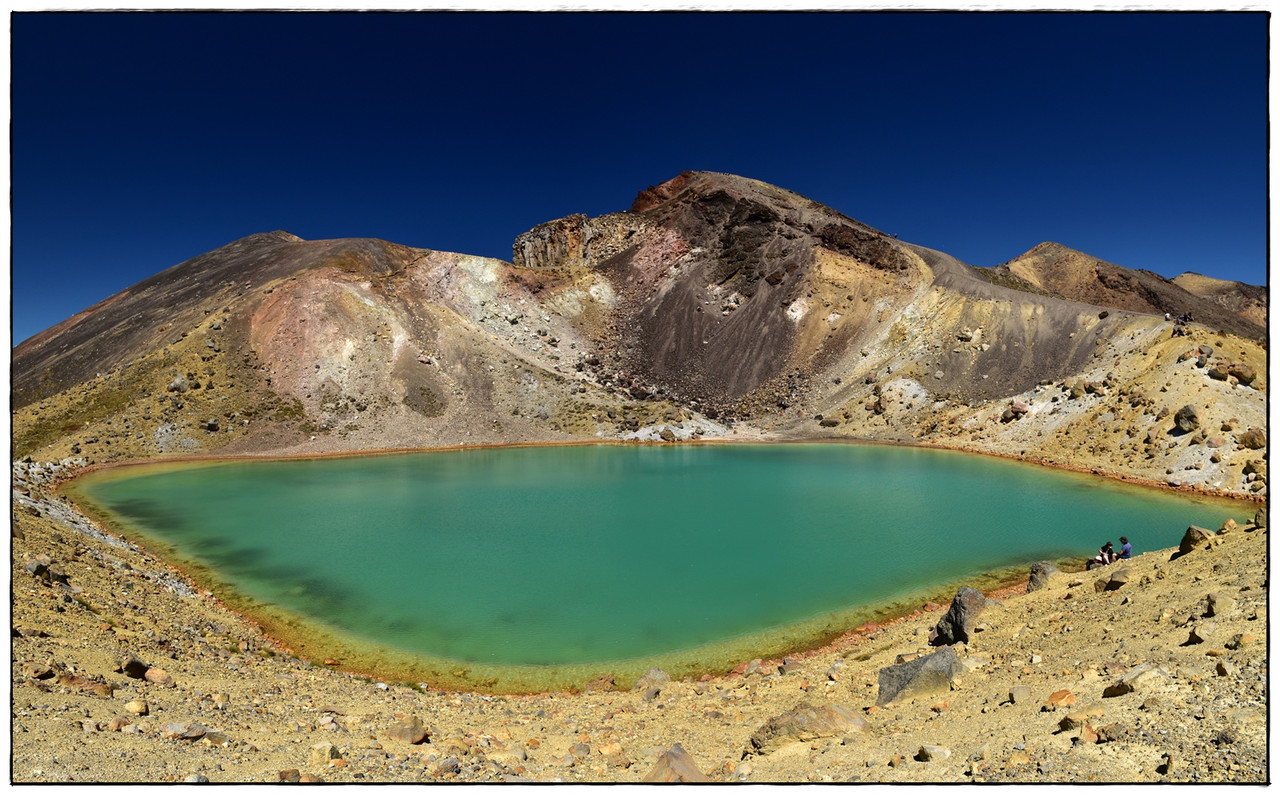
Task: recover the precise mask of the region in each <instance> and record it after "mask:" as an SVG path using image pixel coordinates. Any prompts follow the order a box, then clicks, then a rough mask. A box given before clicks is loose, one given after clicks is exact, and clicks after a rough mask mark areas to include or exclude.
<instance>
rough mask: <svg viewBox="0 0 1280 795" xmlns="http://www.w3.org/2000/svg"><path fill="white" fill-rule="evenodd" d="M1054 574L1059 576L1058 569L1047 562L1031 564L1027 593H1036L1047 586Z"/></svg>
mask: <svg viewBox="0 0 1280 795" xmlns="http://www.w3.org/2000/svg"><path fill="white" fill-rule="evenodd" d="M1055 574H1061V572H1060V571H1058V568H1057V567H1056V566H1054V565H1053V564H1052V563H1050V562H1049V561H1047V560H1041V561H1037V562H1035V563H1032V564H1031V579H1030V580H1028V581H1027V593H1031V592H1032V591H1038V590H1040V589H1041V588H1045V587H1047V586H1048V585H1049V580H1050V579H1051V578H1052V577H1053V575H1055Z"/></svg>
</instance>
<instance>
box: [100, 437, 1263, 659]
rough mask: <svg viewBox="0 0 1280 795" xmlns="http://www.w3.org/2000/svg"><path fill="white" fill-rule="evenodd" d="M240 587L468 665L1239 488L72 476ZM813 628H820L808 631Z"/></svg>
mask: <svg viewBox="0 0 1280 795" xmlns="http://www.w3.org/2000/svg"><path fill="white" fill-rule="evenodd" d="M75 491H76V492H77V493H78V495H79V496H81V497H82V498H84V499H87V500H88V501H89V502H91V503H92V504H94V505H96V506H97V507H99V508H101V509H103V510H104V511H105V512H106V514H107V515H108V517H109V518H110V519H111V520H112V521H113V523H115V524H116V525H117V526H118V527H119V528H121V529H122V530H126V529H127V530H129V531H136V532H138V533H140V534H141V535H142V536H144V537H145V538H146V539H149V540H152V541H153V542H155V541H158V542H160V543H161V544H162V545H163V546H165V547H167V548H168V550H169V551H170V552H171V553H172V554H173V555H175V556H176V557H177V558H178V559H180V560H182V561H185V562H190V563H194V564H196V565H198V566H201V567H204V568H206V569H207V570H208V571H210V572H213V573H214V574H215V575H216V578H217V579H218V581H219V582H222V583H225V584H227V585H228V586H229V587H231V588H233V589H234V590H235V591H237V592H239V594H241V595H242V596H243V597H247V600H248V601H249V602H252V603H256V604H259V605H263V606H272V607H275V608H280V609H283V610H284V611H286V612H287V613H289V614H291V615H297V616H302V617H305V618H307V619H308V620H309V621H311V622H314V623H316V624H318V625H320V626H323V627H324V628H325V629H326V631H329V632H331V633H334V634H335V635H338V636H343V637H349V638H353V639H355V640H356V642H357V643H366V644H371V645H373V646H376V647H378V648H383V649H386V650H389V651H390V652H392V653H399V654H408V655H424V656H426V657H429V658H433V659H438V660H446V661H449V660H453V661H461V662H466V663H480V664H484V665H488V666H499V667H500V666H559V665H570V666H572V665H582V664H594V663H601V662H604V661H618V660H629V659H637V658H647V657H654V656H661V655H664V654H670V653H673V652H684V651H688V650H696V649H698V648H699V647H704V646H707V645H708V644H715V643H717V642H723V641H725V640H726V639H729V638H734V637H751V636H753V634H755V635H758V634H759V633H767V632H769V631H771V630H775V629H777V628H779V627H786V626H789V625H797V624H800V623H802V622H804V621H806V620H809V621H812V620H813V619H814V617H815V616H824V615H828V614H832V613H833V612H838V611H842V610H843V611H847V610H849V609H851V608H856V607H859V606H865V605H869V604H873V603H883V602H886V601H891V600H893V599H895V598H900V597H903V596H905V595H907V594H910V593H913V592H918V591H920V590H921V589H925V588H928V587H929V586H937V585H939V584H941V583H950V582H954V581H959V580H963V579H964V578H966V577H969V576H972V575H976V574H978V573H981V572H986V571H991V570H994V569H999V568H1002V567H1007V566H1013V565H1022V564H1025V563H1027V562H1029V561H1034V560H1040V559H1046V558H1048V559H1061V558H1067V557H1079V558H1085V557H1087V556H1089V555H1091V554H1093V552H1094V551H1095V550H1096V549H1097V548H1098V546H1099V545H1100V544H1101V543H1102V542H1103V541H1107V540H1110V541H1113V542H1115V544H1116V546H1117V548H1118V547H1119V541H1118V537H1119V536H1120V535H1122V534H1123V535H1127V536H1128V537H1129V538H1130V539H1131V541H1132V543H1133V545H1134V549H1135V551H1136V552H1139V553H1140V552H1142V551H1144V550H1151V549H1157V548H1163V547H1170V546H1175V545H1177V543H1178V541H1179V539H1180V538H1181V535H1182V533H1183V531H1184V530H1185V529H1186V527H1187V525H1189V524H1200V525H1205V526H1209V527H1217V526H1218V525H1219V524H1220V523H1221V522H1222V521H1223V520H1224V519H1226V518H1227V516H1234V517H1235V518H1236V519H1237V520H1242V519H1244V518H1245V516H1246V515H1248V514H1249V513H1250V512H1249V511H1248V510H1247V508H1246V507H1244V506H1232V505H1230V504H1226V505H1225V507H1224V503H1222V502H1220V501H1219V502H1213V503H1208V502H1203V501H1195V500H1192V499H1189V498H1187V497H1182V496H1178V495H1173V494H1168V493H1163V492H1158V491H1155V490H1149V489H1139V488H1135V487H1124V486H1121V485H1117V484H1114V483H1111V482H1107V481H1102V480H1099V479H1095V478H1090V477H1085V476H1078V475H1072V474H1067V473H1061V472H1054V471H1050V470H1045V469H1042V468H1038V467H1032V466H1027V465H1021V464H1016V463H1013V462H1006V461H1001V460H995V459H989V458H983V457H978V456H971V455H963V454H956V453H947V452H940V451H928V450H919V449H910V448H897V447H881V446H858V445H761V446H736V445H734V446H730V445H708V446H658V447H636V446H587V447H542V448H522V449H492V450H483V449H480V450H469V451H461V452H435V453H414V454H402V455H383V456H370V457H359V458H333V459H312V460H287V461H236V462H225V463H217V464H208V463H205V464H198V465H186V466H183V465H166V466H165V467H163V468H159V469H154V468H152V469H146V468H144V469H141V470H139V474H137V475H133V474H130V472H129V470H127V469H126V470H115V471H111V472H107V473H102V474H98V475H91V476H88V477H86V478H82V479H81V480H80V481H77V483H76V484H75ZM828 629H830V628H829V627H828Z"/></svg>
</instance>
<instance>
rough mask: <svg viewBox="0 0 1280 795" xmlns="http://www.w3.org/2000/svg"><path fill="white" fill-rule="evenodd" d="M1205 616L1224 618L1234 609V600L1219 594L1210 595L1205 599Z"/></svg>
mask: <svg viewBox="0 0 1280 795" xmlns="http://www.w3.org/2000/svg"><path fill="white" fill-rule="evenodd" d="M1205 602H1206V606H1205V613H1204V614H1205V615H1206V616H1224V615H1227V614H1228V613H1231V612H1233V611H1234V610H1235V609H1236V600H1234V599H1232V598H1231V597H1230V596H1225V595H1223V594H1220V593H1211V594H1209V595H1208V596H1206V597H1205Z"/></svg>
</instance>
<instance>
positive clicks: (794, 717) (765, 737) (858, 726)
mask: <svg viewBox="0 0 1280 795" xmlns="http://www.w3.org/2000/svg"><path fill="white" fill-rule="evenodd" d="M868 728H869V727H868V724H867V721H866V719H865V718H863V717H862V716H861V715H858V714H856V713H854V712H853V711H851V710H850V709H848V708H847V707H842V706H840V705H839V704H828V705H826V706H821V707H815V706H812V705H810V704H807V703H804V702H801V703H800V704H797V705H796V706H795V707H794V708H793V709H790V710H788V711H787V712H784V713H782V714H781V715H778V716H776V717H773V718H770V719H769V720H768V721H766V722H765V724H764V725H763V726H761V727H760V728H759V729H757V730H756V732H755V734H753V735H751V749H752V751H753V752H754V753H761V754H767V753H769V752H771V751H775V750H777V748H778V747H779V746H781V745H784V744H786V743H790V742H795V741H797V740H801V741H803V740H813V739H817V738H819V737H834V736H836V735H840V734H850V733H854V732H865V731H867V729H868Z"/></svg>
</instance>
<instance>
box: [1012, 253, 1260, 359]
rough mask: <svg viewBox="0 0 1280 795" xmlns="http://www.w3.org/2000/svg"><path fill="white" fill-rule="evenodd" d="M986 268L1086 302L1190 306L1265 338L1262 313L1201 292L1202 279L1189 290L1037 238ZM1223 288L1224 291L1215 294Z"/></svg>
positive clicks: (1224, 325) (1137, 307) (1170, 308)
mask: <svg viewBox="0 0 1280 795" xmlns="http://www.w3.org/2000/svg"><path fill="white" fill-rule="evenodd" d="M990 273H991V275H992V278H994V279H996V280H997V281H1001V282H1003V283H1006V284H1009V285H1011V286H1015V287H1020V288H1024V289H1031V290H1034V291H1037V292H1042V293H1047V294H1049V295H1055V296H1058V297H1061V298H1066V299H1068V300H1072V301H1081V302H1084V303H1087V304H1096V305H1098V306H1104V307H1115V308H1117V309H1129V310H1132V311H1134V312H1145V313H1148V314H1153V315H1159V316H1163V315H1164V313H1166V312H1168V313H1169V314H1171V315H1173V316H1175V317H1176V316H1178V315H1182V314H1185V313H1188V312H1189V313H1191V315H1192V316H1193V317H1194V318H1195V319H1196V320H1198V321H1199V322H1201V323H1205V324H1207V325H1210V326H1212V327H1213V328H1216V329H1222V330H1224V331H1229V332H1231V333H1234V334H1238V335H1241V336H1246V337H1250V338H1253V339H1256V340H1259V341H1262V340H1265V339H1266V320H1265V314H1264V315H1263V318H1262V320H1261V322H1259V319H1258V318H1257V313H1256V312H1255V313H1252V314H1249V313H1246V312H1242V311H1241V307H1236V306H1231V305H1230V303H1229V302H1222V301H1219V300H1218V299H1217V298H1216V297H1211V296H1207V295H1205V292H1204V287H1205V286H1206V285H1203V284H1202V285H1201V289H1200V291H1196V290H1189V289H1188V288H1187V287H1186V286H1185V285H1186V284H1188V281H1187V280H1185V279H1184V280H1183V282H1179V281H1178V280H1177V279H1174V280H1172V281H1170V280H1169V279H1166V278H1164V277H1163V276H1160V275H1158V274H1155V273H1151V272H1150V271H1143V270H1130V269H1129V268H1123V267H1120V266H1119V265H1113V264H1112V263H1110V262H1104V261H1103V260H1100V259H1098V258H1097V257H1091V256H1089V255H1088V254H1085V253H1083V252H1080V251H1076V250H1074V249H1070V248H1067V247H1066V246H1062V245H1059V244H1057V243H1041V244H1040V245H1038V246H1036V247H1035V248H1033V249H1031V250H1030V251H1028V252H1027V253H1025V254H1022V255H1021V256H1019V257H1016V258H1014V259H1012V260H1010V261H1009V262H1006V263H1004V264H1003V265H1000V266H997V267H996V268H993V269H991V271H990ZM1180 278H1181V277H1180ZM1247 286H1248V285H1241V287H1247ZM1253 289H1254V290H1260V289H1261V288H1253ZM1222 292H1228V291H1221V292H1216V293H1214V295H1220V294H1222ZM1264 294H1265V291H1264Z"/></svg>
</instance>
